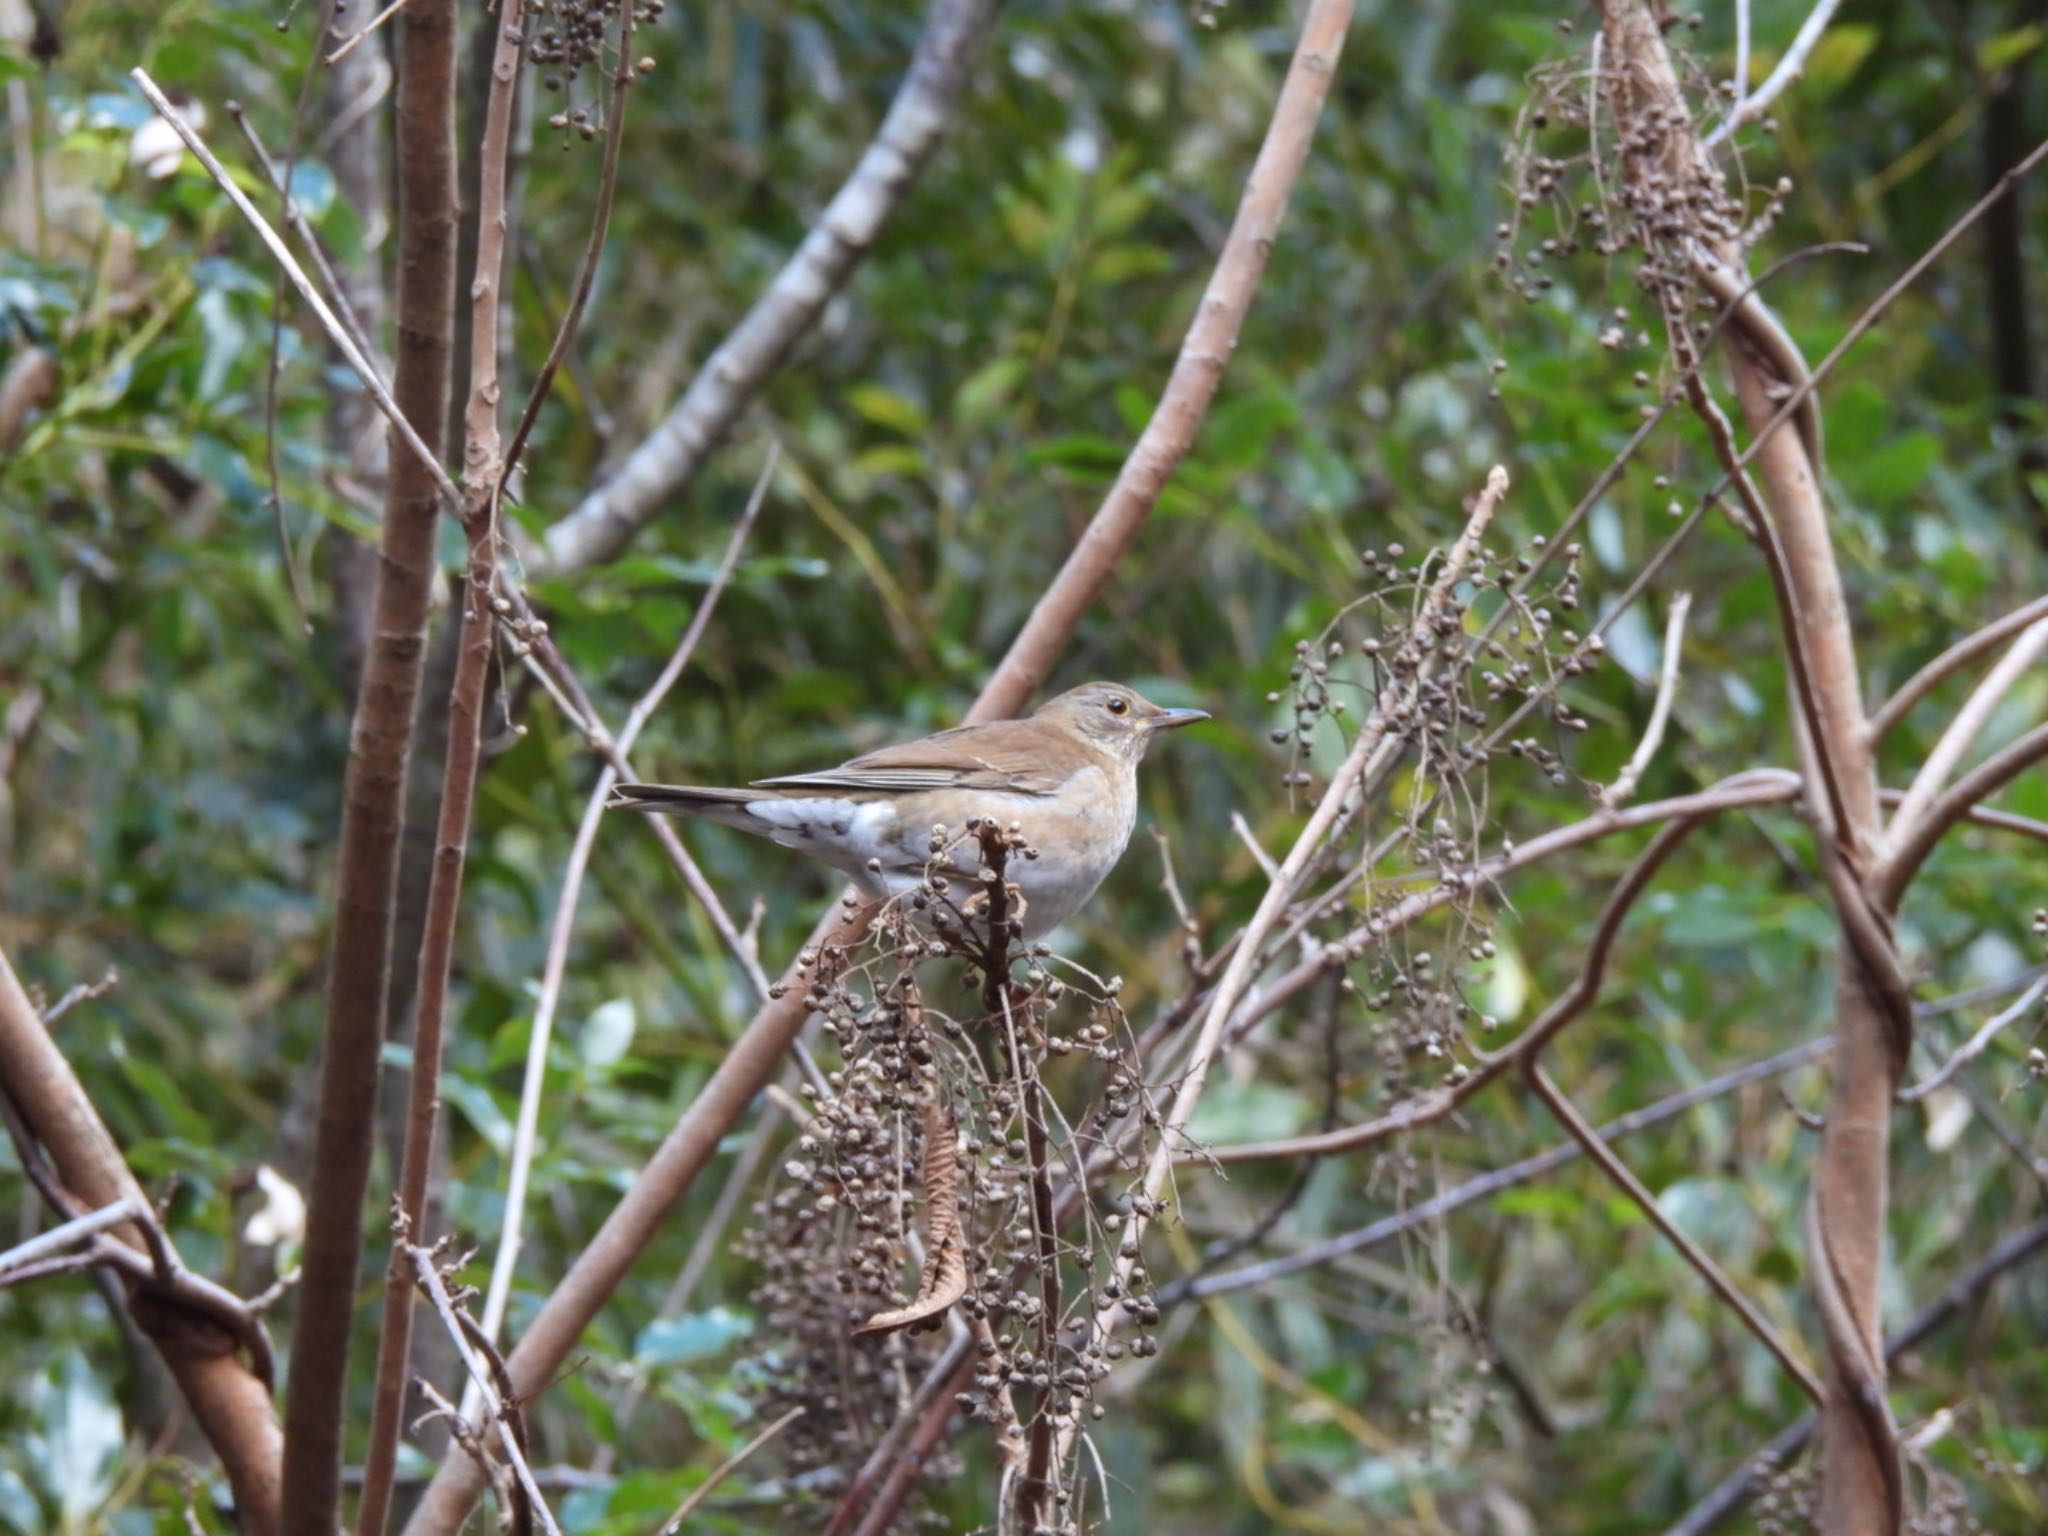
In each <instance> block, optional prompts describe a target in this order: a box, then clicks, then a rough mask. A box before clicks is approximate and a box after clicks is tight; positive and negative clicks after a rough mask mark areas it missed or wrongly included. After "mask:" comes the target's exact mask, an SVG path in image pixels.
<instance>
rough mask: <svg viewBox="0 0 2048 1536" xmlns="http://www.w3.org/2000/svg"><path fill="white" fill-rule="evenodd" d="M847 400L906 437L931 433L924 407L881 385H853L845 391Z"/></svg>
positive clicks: (855, 409)
mask: <svg viewBox="0 0 2048 1536" xmlns="http://www.w3.org/2000/svg"><path fill="white" fill-rule="evenodd" d="M846 403H847V404H848V405H850V406H852V407H853V409H854V411H855V412H856V413H857V414H859V415H860V416H862V417H865V418H866V419H867V420H868V421H871V422H873V423H874V424H875V425H876V426H878V427H886V428H888V429H889V430H890V431H892V432H901V433H902V434H903V435H904V436H905V437H925V436H928V435H929V434H930V432H931V423H930V422H929V421H927V420H926V419H925V414H924V408H923V407H922V406H920V405H918V404H917V403H916V402H915V401H913V400H910V399H908V398H907V397H905V396H903V395H899V394H897V393H896V392H895V391H894V390H891V389H885V388H883V387H882V386H881V385H879V384H856V385H854V386H853V387H852V388H851V389H849V390H847V392H846Z"/></svg>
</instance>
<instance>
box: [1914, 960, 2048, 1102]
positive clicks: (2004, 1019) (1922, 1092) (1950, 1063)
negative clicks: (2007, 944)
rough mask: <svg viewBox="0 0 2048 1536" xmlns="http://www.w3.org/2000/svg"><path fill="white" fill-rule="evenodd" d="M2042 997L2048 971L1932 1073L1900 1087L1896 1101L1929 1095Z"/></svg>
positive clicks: (2047, 984)
mask: <svg viewBox="0 0 2048 1536" xmlns="http://www.w3.org/2000/svg"><path fill="white" fill-rule="evenodd" d="M2043 996H2048V974H2044V975H2042V976H2040V977H2038V978H2037V979H2036V980H2035V982H2034V984H2033V985H2032V986H2031V987H2029V988H2027V990H2026V991H2025V992H2024V993H2022V994H2021V995H2020V998H2019V1000H2018V1001H2017V1002H2015V1003H2013V1004H2012V1006H2011V1007H2009V1008H2002V1009H2000V1010H1999V1011H1998V1012H1997V1013H1995V1014H1993V1015H1992V1016H1991V1017H1990V1018H1988V1019H1986V1020H1985V1021H1984V1023H1983V1025H1982V1026H1981V1027H1980V1028H1979V1029H1978V1030H1977V1032H1976V1033H1975V1034H1973V1035H1971V1036H1970V1038H1969V1039H1967V1040H1965V1041H1964V1042H1963V1043H1962V1044H1961V1045H1959V1046H1957V1047H1956V1049H1955V1051H1954V1053H1953V1054H1951V1055H1950V1056H1949V1058H1948V1060H1946V1061H1944V1062H1943V1063H1942V1064H1941V1065H1940V1066H1939V1067H1938V1068H1936V1069H1935V1070H1934V1071H1933V1072H1931V1073H1929V1074H1928V1075H1927V1076H1926V1077H1924V1078H1922V1079H1921V1080H1920V1081H1919V1082H1917V1083H1915V1084H1913V1085H1912V1086H1911V1087H1910V1088H1902V1089H1900V1090H1899V1101H1900V1102H1901V1103H1904V1104H1910V1103H1912V1102H1913V1101H1915V1100H1916V1099H1924V1098H1926V1097H1927V1095H1928V1094H1930V1093H1932V1092H1934V1090H1935V1089H1937V1088H1939V1087H1941V1085H1942V1084H1944V1083H1946V1082H1947V1081H1948V1080H1949V1079H1950V1078H1952V1077H1954V1076H1955V1075H1956V1074H1957V1073H1958V1072H1960V1071H1961V1070H1962V1069H1963V1068H1964V1067H1966V1066H1968V1065H1969V1064H1970V1063H1971V1062H1973V1061H1975V1060H1976V1059H1977V1058H1978V1057H1979V1056H1982V1055H1983V1054H1984V1051H1985V1048H1986V1047H1988V1046H1989V1045H1990V1044H1991V1042H1992V1041H1993V1040H1995V1039H1997V1038H1998V1033H1999V1031H2000V1030H2002V1029H2004V1028H2005V1027H2006V1026H2007V1025H2008V1024H2012V1023H2015V1022H2017V1021H2018V1020H2020V1019H2023V1018H2025V1017H2026V1016H2027V1014H2028V1013H2029V1012H2031V1011H2032V1010H2033V1007H2034V1005H2035V1004H2036V1003H2038V1002H2040V1001H2041V999H2042V997H2043Z"/></svg>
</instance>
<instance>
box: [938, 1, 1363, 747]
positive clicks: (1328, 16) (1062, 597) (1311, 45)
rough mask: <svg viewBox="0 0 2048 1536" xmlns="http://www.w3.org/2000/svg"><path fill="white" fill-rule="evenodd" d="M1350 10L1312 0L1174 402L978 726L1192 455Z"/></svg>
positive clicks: (1056, 641) (1076, 613)
mask: <svg viewBox="0 0 2048 1536" xmlns="http://www.w3.org/2000/svg"><path fill="white" fill-rule="evenodd" d="M1352 8H1353V5H1352V0H1313V3H1311V4H1310V6H1309V8H1308V14H1307V15H1306V16H1305V17H1304V18H1303V20H1302V25H1301V40H1300V42H1299V43H1297V44H1296V45H1295V50H1294V58H1293V61H1292V62H1291V63H1290V64H1289V65H1288V69H1287V79H1286V81H1285V83H1283V84H1282V86H1281V88H1280V97H1279V100H1278V101H1276V102H1275V103H1274V106H1273V118H1272V121H1271V122H1270V123H1269V124H1268V125H1267V128H1266V137H1265V139H1264V140H1263V141H1262V142H1261V143H1260V145H1259V155H1258V159H1257V160H1256V161H1254V162H1253V164H1252V170H1251V175H1250V176H1249V177H1248V178H1247V179H1246V181H1245V184H1244V195H1243V197H1242V198H1241V199H1240V200H1239V202H1238V205H1237V216H1236V217H1235V218H1234V219H1233V220H1232V221H1231V225H1230V233H1229V235H1227V236H1226V237H1225V239H1224V242H1223V251H1222V254H1221V255H1220V256H1219V257H1218V258H1217V262H1216V271H1215V273H1214V274H1213V275H1212V276H1211V277H1210V279H1209V285H1208V287H1207V288H1205V289H1204V290H1203V291H1202V297H1201V301H1200V302H1199V303H1198V304H1197V305H1196V306H1195V317H1194V320H1193V321H1192V322H1191V323H1190V324H1189V326H1188V334H1187V338H1186V340H1184V341H1183V342H1182V343H1181V348H1180V355H1179V356H1178V357H1177V358H1175V359H1174V364H1173V372H1172V374H1171V375H1170V376H1169V377H1168V379H1167V381H1166V389H1165V392H1164V393H1163V394H1161V395H1160V397H1159V404H1158V405H1157V406H1155V407H1154V408H1153V411H1152V417H1151V419H1150V420H1149V421H1147V422H1146V423H1145V430H1144V431H1143V432H1142V433H1140V434H1139V437H1138V441H1137V443H1136V444H1135V445H1134V446H1133V447H1132V449H1131V452H1130V456H1129V457H1128V458H1126V459H1125V460H1124V465H1123V468H1122V469H1121V470H1119V471H1118V472H1117V477H1116V484H1115V485H1113V486H1111V487H1110V492H1109V495H1108V496H1107V497H1106V498H1105V499H1104V501H1103V503H1102V506H1101V508H1100V509H1099V510H1098V511H1097V512H1096V514H1095V516H1094V518H1093V520H1092V521H1090V523H1089V524H1088V530H1087V532H1086V533H1084V534H1082V536H1081V539H1080V542H1079V543H1077V544H1076V545H1075V546H1074V550H1073V553H1071V554H1070V555H1068V556H1067V560H1066V564H1065V565H1063V566H1061V567H1060V573H1059V575H1058V577H1057V578H1055V580H1054V581H1053V583H1052V585H1051V586H1049V587H1048V588H1046V590H1045V593H1044V595H1043V596H1041V597H1040V598H1039V599H1038V602H1037V603H1036V604H1035V605H1034V606H1033V608H1032V610H1031V617H1030V618H1029V619H1028V620H1026V621H1025V624H1024V628H1023V629H1022V630H1021V631H1020V632H1019V633H1018V635H1017V638H1016V639H1015V640H1014V641H1012V642H1011V644H1010V649H1009V652H1008V654H1007V655H1005V656H1004V658H1003V668H1002V670H1003V672H1004V673H1005V674H1009V675H1014V676H1015V677H1016V679H1017V684H1018V694H1017V697H1016V698H1014V699H1011V698H1004V699H1002V700H1000V701H999V702H996V703H993V704H990V705H988V707H987V708H985V709H984V710H983V711H982V712H980V713H977V714H975V715H973V716H971V717H970V718H971V719H975V720H985V719H999V718H1001V715H1002V713H1004V712H1007V711H1009V710H1012V709H1015V708H1016V707H1017V706H1018V705H1019V704H1021V703H1022V702H1023V698H1024V697H1025V696H1026V695H1028V694H1030V693H1031V692H1032V691H1033V690H1034V689H1036V688H1037V687H1038V685H1039V684H1040V683H1042V682H1044V681H1045V679H1046V678H1047V677H1049V676H1050V675H1051V673H1052V669H1053V665H1054V663H1055V662H1056V661H1057V660H1058V658H1059V653H1060V652H1061V650H1062V649H1064V648H1065V646H1066V642H1067V637H1068V636H1069V635H1071V634H1072V633H1073V632H1074V628H1075V626H1076V625H1077V624H1079V623H1080V621H1081V615H1082V613H1083V612H1085V611H1086V610H1087V608H1088V605H1089V604H1091V603H1092V602H1094V601H1095V596H1096V594H1097V593H1098V592H1100V591H1101V590H1102V584H1103V583H1104V582H1105V581H1107V580H1108V579H1109V573H1110V571H1111V569H1112V568H1113V567H1114V566H1115V564H1116V562H1117V560H1118V558H1119V557H1120V556H1121V555H1122V554H1123V552H1124V550H1125V549H1127V548H1128V547H1129V546H1130V542H1131V540H1132V539H1134V538H1136V537H1137V534H1138V530H1139V529H1140V528H1141V527H1143V526H1144V524H1145V519H1146V517H1147V516H1149V515H1150V513H1151V511H1152V507H1153V504H1154V503H1155V502H1157V501H1158V499H1159V495H1160V493H1161V492H1162V491H1164V490H1165V489H1166V485H1167V482H1168V481H1169V480H1171V479H1172V478H1173V473H1174V471H1175V470H1176V469H1177V468H1179V466H1180V462H1181V460H1182V459H1183V458H1185V457H1186V456H1187V452H1188V449H1189V448H1190V447H1192V446H1193V444H1194V440H1195V434H1196V432H1197V431H1198V430H1199V428H1200V427H1201V424H1202V418H1203V417H1204V416H1205V415H1206V414H1207V413H1208V410H1209V402H1210V401H1211V400H1213V399H1214V398H1215V395H1216V386H1217V384H1218V383H1219V382H1220V381H1221V380H1222V377H1223V368H1224V364H1225V363H1226V362H1227V361H1228V360H1229V358H1230V355H1231V354H1232V353H1233V352H1234V351H1235V350H1236V348H1237V337H1238V332H1239V331H1240V330H1241V329H1242V328H1243V325H1244V317H1245V314H1246V312H1247V311H1248V310H1249V309H1250V307H1251V300H1252V295H1253V293H1254V292H1255V291H1256V289H1257V288H1258V283H1259V278H1260V277H1261V275H1263V273H1264V272H1265V269H1266V258H1267V256H1268V255H1269V254H1270V253H1271V252H1272V249H1273V242H1274V240H1275V239H1276V238H1277V237H1278V234H1279V230H1280V219H1281V216H1282V214H1284V213H1285V212H1286V209H1287V201H1288V198H1289V196H1290V194H1291V193H1292V192H1293V190H1294V183H1295V182H1296V181H1297V180H1298V179H1299V178H1300V175H1301V168H1302V166H1303V164H1305V163H1306V161H1307V159H1308V150H1309V144H1310V142H1311V141H1312V140H1313V139H1314V137H1315V130H1316V120H1317V119H1318V117H1320V116H1321V114H1322V108H1323V100H1324V98H1325V97H1326V96H1328V95H1329V91H1330V82H1331V81H1332V80H1333V79H1335V77H1336V73H1337V60H1338V56H1339V55H1340V53H1341V52H1342V50H1343V47H1344V36H1345V33H1346V32H1347V31H1348V30H1349V28H1350V25H1351V13H1352Z"/></svg>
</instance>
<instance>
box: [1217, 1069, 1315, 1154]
mask: <svg viewBox="0 0 2048 1536" xmlns="http://www.w3.org/2000/svg"><path fill="white" fill-rule="evenodd" d="M1308 1117H1309V1104H1308V1101H1307V1100H1306V1099H1304V1098H1303V1097H1302V1096H1301V1095H1300V1094H1298V1093H1296V1092H1294V1091H1293V1090H1292V1089H1288V1088H1282V1087H1280V1086H1279V1085H1278V1084H1276V1083H1265V1082H1259V1081H1258V1080H1256V1079H1254V1080H1252V1081H1250V1082H1243V1083H1229V1082H1225V1083H1217V1084H1216V1085H1215V1086H1214V1087H1212V1088H1210V1089H1209V1091H1208V1092H1207V1093H1205V1094H1204V1095H1203V1096H1202V1099H1201V1102H1200V1103H1199V1104H1198V1105H1197V1106H1196V1108H1195V1117H1194V1119H1193V1120H1192V1121H1191V1122H1189V1125H1188V1135H1189V1136H1190V1137H1191V1138H1193V1139H1194V1140H1195V1141H1196V1142H1198V1143H1200V1144H1202V1145H1205V1146H1211V1145H1214V1146H1221V1145H1225V1144H1227V1143H1229V1142H1233V1141H1270V1140H1272V1139H1273V1138H1274V1137H1276V1136H1292V1135H1293V1134H1294V1133H1295V1132H1296V1131H1298V1130H1300V1129H1301V1128H1302V1126H1303V1125H1305V1124H1306V1123H1307V1122H1308Z"/></svg>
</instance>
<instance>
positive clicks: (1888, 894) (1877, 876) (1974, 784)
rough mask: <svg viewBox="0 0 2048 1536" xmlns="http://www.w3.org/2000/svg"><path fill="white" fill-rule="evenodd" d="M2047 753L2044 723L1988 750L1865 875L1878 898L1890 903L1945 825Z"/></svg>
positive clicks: (1900, 894)
mask: <svg viewBox="0 0 2048 1536" xmlns="http://www.w3.org/2000/svg"><path fill="white" fill-rule="evenodd" d="M2044 757H2048V725H2037V726H2035V727H2034V728H2033V729H2032V730H2031V731H2029V732H2027V734H2026V735H2024V736H2022V737H2020V738H2019V740H2017V741H2015V742H2013V743H2012V744H2011V745H2010V746H2008V747H2006V748H2005V749H2004V750H2003V751H2001V752H1997V753H1994V754H1993V755H1992V756H1990V757H1987V758H1986V759H1985V760H1984V761H1983V762H1981V763H1979V764H1978V765H1977V766H1976V767H1975V768H1972V769H1971V770H1970V771H1969V772H1968V773H1966V774H1964V775H1963V776H1962V777H1961V778H1960V779H1958V780H1956V782H1955V784H1954V785H1953V786H1952V787H1951V788H1950V789H1949V790H1948V792H1947V793H1946V794H1943V795H1941V796H1939V797H1937V798H1936V799H1935V801H1934V803H1933V804H1931V805H1929V806H1928V807H1927V814H1926V815H1925V816H1923V817H1921V819H1920V821H1919V823H1918V824H1917V825H1916V826H1915V827H1914V828H1913V829H1912V832H1911V833H1910V835H1908V836H1907V837H1905V838H1903V839H1902V840H1901V841H1900V842H1899V844H1898V846H1897V847H1896V848H1894V849H1893V850H1892V852H1891V854H1890V856H1889V857H1887V858H1886V859H1885V861H1884V863H1883V864H1881V865H1880V866H1879V867H1878V869H1877V870H1876V872H1875V873H1874V874H1873V875H1872V876H1871V883H1872V885H1873V886H1874V887H1875V889H1876V891H1877V894H1878V896H1879V897H1880V899H1881V900H1883V901H1884V902H1885V904H1886V905H1888V906H1896V905H1897V904H1898V902H1899V901H1900V899H1901V898H1902V897H1904V895H1905V893H1906V887H1907V886H1909V885H1911V884H1912V883H1913V876H1914V875H1916V874H1917V873H1919V870H1920V866H1921V865H1922V864H1924V863H1925V862H1926V861H1927V856H1928V855H1929V854H1930V853H1932V852H1933V851H1934V846H1935V844H1936V843H1938V842H1940V841H1941V839H1942V837H1943V835H1944V834H1945V833H1946V832H1947V831H1948V829H1949V828H1950V827H1952V826H1954V825H1955V824H1956V823H1957V822H1958V821H1961V820H1962V819H1963V818H1964V817H1965V816H1967V815H1968V814H1969V813H1970V811H1971V809H1972V808H1973V807H1975V806H1976V804H1977V802H1978V801H1980V800H1983V799H1985V798H1986V797H1987V796H1990V795H1993V794H1996V793H1997V792H1998V791H1999V790H2001V789H2003V788H2004V787H2005V786H2006V785H2007V784H2009V783H2011V782H2012V781H2013V780H2014V779H2016V778H2018V777H2019V776H2020V775H2021V774H2022V773H2024V772H2026V770H2027V769H2029V768H2031V767H2032V766H2033V765H2034V764H2035V763H2037V762H2039V761H2040V760H2041V759H2042V758H2044Z"/></svg>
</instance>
